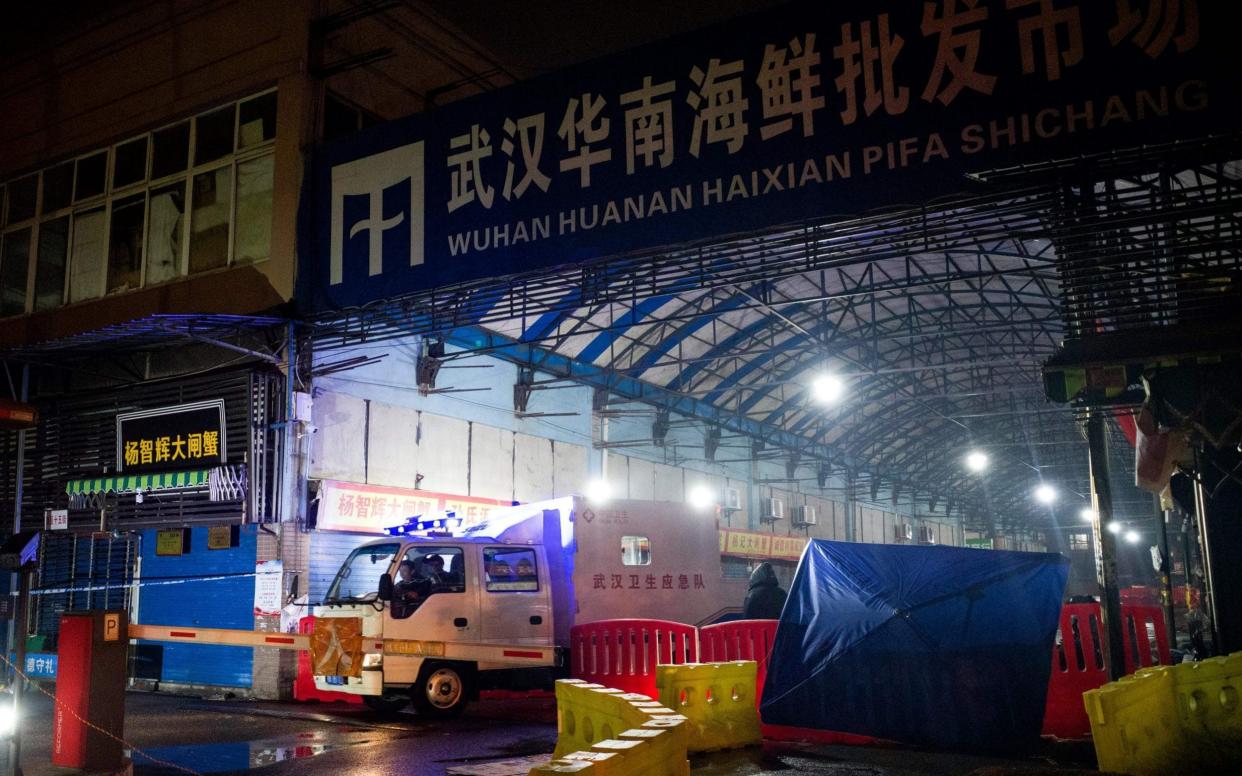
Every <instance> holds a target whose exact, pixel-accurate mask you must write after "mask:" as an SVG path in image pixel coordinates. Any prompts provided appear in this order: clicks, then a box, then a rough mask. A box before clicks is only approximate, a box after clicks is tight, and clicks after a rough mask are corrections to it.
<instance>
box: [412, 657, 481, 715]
mask: <svg viewBox="0 0 1242 776" xmlns="http://www.w3.org/2000/svg"><path fill="white" fill-rule="evenodd" d="M466 682H467V673H466V671H465V670H464V669H463V668H462V666H460V665H455V664H453V663H427V664H426V665H424V666H423V670H422V671H421V672H419V675H418V681H417V682H416V683H415V684H414V688H413V691H412V693H411V695H412V696H413V699H414V708H415V709H417V710H418V713H419V714H422V715H423V716H427V717H455V716H457V715H458V714H460V713H461V712H462V709H464V708H465V707H466V702H467V701H468V700H469V697H470V696H469V689H470V688H469V687H468V686H467V684H466Z"/></svg>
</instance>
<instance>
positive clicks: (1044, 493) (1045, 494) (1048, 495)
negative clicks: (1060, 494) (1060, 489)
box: [1035, 482, 1057, 504]
mask: <svg viewBox="0 0 1242 776" xmlns="http://www.w3.org/2000/svg"><path fill="white" fill-rule="evenodd" d="M1035 500H1036V501H1038V502H1039V503H1041V504H1051V503H1053V502H1055V501H1056V500H1057V489H1056V488H1054V487H1052V486H1051V485H1049V484H1048V483H1046V482H1045V483H1042V484H1041V485H1040V486H1039V487H1038V488H1036V489H1035Z"/></svg>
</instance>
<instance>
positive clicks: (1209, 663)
mask: <svg viewBox="0 0 1242 776" xmlns="http://www.w3.org/2000/svg"><path fill="white" fill-rule="evenodd" d="M1239 691H1242V652H1240V653H1235V654H1233V655H1230V656H1228V657H1219V658H1213V659H1211V660H1205V661H1203V662H1200V663H1183V664H1181V665H1177V666H1161V667H1158V668H1146V669H1143V670H1141V671H1139V672H1138V673H1136V674H1135V675H1134V676H1127V677H1125V678H1124V679H1121V680H1120V681H1117V682H1110V683H1109V684H1106V685H1104V686H1103V687H1101V688H1099V689H1098V690H1091V691H1089V692H1087V693H1084V694H1083V702H1084V703H1085V704H1086V708H1087V716H1088V717H1089V718H1090V720H1091V735H1092V739H1093V741H1094V743H1095V753H1096V758H1097V759H1098V761H1099V766H1100V770H1106V771H1118V772H1121V773H1131V774H1157V773H1182V772H1221V773H1228V772H1235V773H1237V772H1242V708H1239V707H1240V706H1242V699H1240V698H1239Z"/></svg>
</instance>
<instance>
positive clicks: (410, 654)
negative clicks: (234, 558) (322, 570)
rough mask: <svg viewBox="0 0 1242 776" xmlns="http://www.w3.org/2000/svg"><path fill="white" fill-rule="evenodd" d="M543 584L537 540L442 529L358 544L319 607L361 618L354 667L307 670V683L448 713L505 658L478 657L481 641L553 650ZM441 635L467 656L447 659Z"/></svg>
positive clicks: (384, 703)
mask: <svg viewBox="0 0 1242 776" xmlns="http://www.w3.org/2000/svg"><path fill="white" fill-rule="evenodd" d="M551 588H552V584H551V577H550V573H549V569H548V564H547V558H546V554H545V550H544V548H543V547H542V546H538V545H529V544H525V545H513V544H505V543H502V542H498V541H495V540H493V539H490V538H452V537H447V536H445V537H435V536H428V537H418V538H401V539H398V538H394V539H391V540H384V539H381V540H377V541H373V542H369V543H367V544H364V545H362V546H361V547H358V548H357V549H355V550H354V551H353V552H352V553H351V554H350V555H349V557H348V558H347V559H346V560H345V562H344V563H343V564H342V566H341V569H340V571H339V572H337V575H336V579H335V580H334V581H333V583H332V586H331V587H330V588H329V590H328V594H327V596H326V598H325V602H324V603H325V605H324V606H323V607H322V608H320V610H319V612H318V616H319V617H321V618H339V617H360V618H361V619H362V637H363V644H364V649H363V656H362V668H361V672H360V673H361V675H360V676H357V677H346V676H331V675H327V676H320V675H318V671H316V674H317V675H316V685H317V686H319V687H321V688H322V689H329V690H345V691H347V692H356V693H360V694H362V695H363V697H364V700H366V702H367V703H368V705H370V706H372V707H373V708H376V709H380V710H388V711H391V710H394V709H400V708H403V707H404V706H405V705H406V704H407V703H409V702H411V701H413V703H414V705H415V707H416V708H417V709H418V710H419V711H420V712H422V713H424V714H432V715H435V714H453V713H456V712H458V711H460V710H461V708H462V706H463V705H464V704H465V703H466V701H467V700H468V699H469V698H470V697H471V695H472V694H473V693H474V692H476V691H477V689H478V685H479V680H480V678H481V677H480V674H481V673H482V672H488V671H495V670H502V669H512V668H513V666H512V665H511V664H509V663H507V662H497V663H492V662H490V661H489V660H487V657H488V656H489V653H492V652H493V651H494V650H492V649H487V648H488V647H497V646H500V647H504V646H508V647H513V646H518V647H521V646H530V647H537V648H547V654H548V655H549V656H550V655H551V654H553V652H552V648H553V647H554V646H555V645H554V643H553V612H552V600H551V595H550V591H551ZM446 644H453V645H454V646H455V647H456V648H457V649H456V650H454V651H458V652H464V653H473V654H472V655H468V656H471V657H474V658H475V659H473V660H453V659H448V658H449V657H450V656H449V655H448V652H449V651H450V650H443V649H438V648H437V645H446ZM368 647H370V649H368ZM375 647H378V649H375ZM470 647H476V649H473V650H471V649H470ZM510 651H512V650H510ZM437 652H439V653H441V654H439V655H436V654H434V653H437ZM429 653H431V654H429ZM532 654H533V653H532ZM540 654H543V651H542V650H540ZM441 658H444V659H441ZM549 667H550V665H549Z"/></svg>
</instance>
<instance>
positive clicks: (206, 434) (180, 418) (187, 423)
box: [116, 399, 227, 474]
mask: <svg viewBox="0 0 1242 776" xmlns="http://www.w3.org/2000/svg"><path fill="white" fill-rule="evenodd" d="M225 433H226V429H225V425H224V400H223V399H216V400H212V401H203V402H195V403H193V404H180V405H177V406H175V407H161V408H159V409H154V410H142V411H140V412H127V413H125V414H123V415H117V418H116V468H117V471H123V472H125V473H126V474H137V473H141V472H156V471H171V470H174V469H202V468H206V467H209V466H215V465H217V464H221V463H224V462H225V461H226V460H227V456H226V451H227V446H226V442H227V440H226V438H225Z"/></svg>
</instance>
